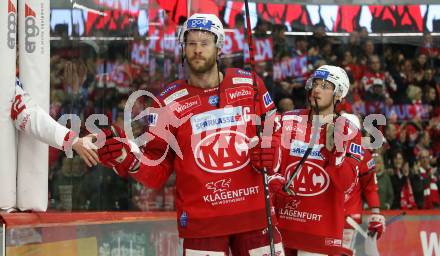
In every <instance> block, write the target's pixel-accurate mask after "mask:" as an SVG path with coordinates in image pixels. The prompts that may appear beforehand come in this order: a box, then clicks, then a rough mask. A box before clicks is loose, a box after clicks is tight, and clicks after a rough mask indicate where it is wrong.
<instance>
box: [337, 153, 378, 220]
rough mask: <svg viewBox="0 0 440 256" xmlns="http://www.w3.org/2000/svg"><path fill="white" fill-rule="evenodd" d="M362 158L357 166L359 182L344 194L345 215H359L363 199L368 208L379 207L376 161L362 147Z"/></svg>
mask: <svg viewBox="0 0 440 256" xmlns="http://www.w3.org/2000/svg"><path fill="white" fill-rule="evenodd" d="M364 153H365V154H364V158H363V159H362V161H361V163H360V166H359V182H358V183H356V186H355V187H354V188H353V189H352V190H350V191H347V193H346V195H345V212H346V215H357V216H360V214H361V213H362V208H363V207H362V203H363V200H365V201H366V202H367V204H368V207H370V208H379V207H380V202H379V194H378V187H377V179H376V172H375V168H376V163H375V162H374V159H373V157H372V155H371V152H370V151H369V150H367V149H364Z"/></svg>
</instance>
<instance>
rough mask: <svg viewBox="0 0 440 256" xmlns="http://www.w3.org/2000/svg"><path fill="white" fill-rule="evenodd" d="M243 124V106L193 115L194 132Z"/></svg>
mask: <svg viewBox="0 0 440 256" xmlns="http://www.w3.org/2000/svg"><path fill="white" fill-rule="evenodd" d="M243 124H244V118H243V110H242V107H241V106H240V107H230V108H223V109H216V110H211V111H208V112H204V113H200V114H197V115H194V116H192V117H191V126H192V130H193V134H198V133H201V132H204V131H209V130H215V129H219V128H225V127H231V126H236V125H243Z"/></svg>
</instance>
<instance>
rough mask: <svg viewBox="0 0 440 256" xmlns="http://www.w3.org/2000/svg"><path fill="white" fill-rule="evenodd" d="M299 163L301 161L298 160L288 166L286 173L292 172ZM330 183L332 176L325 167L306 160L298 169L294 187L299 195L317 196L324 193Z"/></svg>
mask: <svg viewBox="0 0 440 256" xmlns="http://www.w3.org/2000/svg"><path fill="white" fill-rule="evenodd" d="M298 163H299V161H296V162H294V163H292V164H290V165H289V166H287V168H286V173H288V174H289V173H290V174H291V172H293V170H295V166H296V165H297V164H298ZM289 176H290V175H289ZM329 185H330V177H329V175H328V173H327V172H326V171H325V170H324V168H322V167H321V166H320V165H318V164H316V163H314V162H309V161H305V162H304V164H303V166H302V168H300V169H299V170H298V175H297V176H296V177H295V179H294V181H293V184H292V189H293V191H295V193H296V194H297V195H299V196H317V195H320V194H322V193H324V192H325V191H326V190H327V188H328V187H329Z"/></svg>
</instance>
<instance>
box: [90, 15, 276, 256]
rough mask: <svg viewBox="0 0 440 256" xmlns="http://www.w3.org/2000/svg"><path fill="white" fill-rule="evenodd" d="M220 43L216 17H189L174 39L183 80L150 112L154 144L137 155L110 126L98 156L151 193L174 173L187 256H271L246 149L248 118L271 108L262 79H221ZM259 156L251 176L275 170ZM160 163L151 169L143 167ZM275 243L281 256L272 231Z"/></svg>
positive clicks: (237, 75) (227, 75)
mask: <svg viewBox="0 0 440 256" xmlns="http://www.w3.org/2000/svg"><path fill="white" fill-rule="evenodd" d="M224 38H225V34H224V30H223V26H222V24H221V22H220V20H219V19H218V18H217V17H216V16H215V15H212V14H194V15H192V16H191V17H190V18H189V19H188V20H187V21H186V22H185V23H184V25H183V28H182V30H181V31H180V34H179V41H180V43H181V45H182V51H183V54H184V58H185V59H186V63H187V70H188V78H187V80H178V81H175V82H173V83H171V84H170V85H168V86H167V87H166V89H165V90H164V91H163V92H162V93H160V94H159V95H158V97H157V103H156V105H155V108H149V116H148V119H149V127H148V134H150V135H151V141H147V142H146V143H145V144H144V145H143V146H142V147H141V149H140V150H141V152H140V153H134V152H136V150H137V148H135V147H133V146H132V147H130V146H129V143H122V142H121V141H124V140H125V141H126V135H125V132H124V131H123V130H122V129H120V128H118V127H114V126H112V127H111V128H110V129H105V130H104V133H105V135H106V136H107V141H106V145H105V146H104V147H103V148H101V149H99V150H98V153H99V155H100V159H101V162H102V164H104V165H105V166H108V167H111V168H113V169H114V170H115V171H116V172H117V173H118V174H119V175H120V176H127V175H131V176H132V177H133V178H134V179H136V180H138V181H139V182H141V183H143V184H144V185H145V186H147V187H151V188H160V187H161V186H162V185H163V184H164V183H165V182H166V180H167V179H168V177H169V176H170V174H171V173H172V172H173V171H175V172H176V191H177V195H176V208H177V215H178V216H177V223H178V230H179V235H180V237H182V238H183V248H184V255H186V256H196V255H211V256H216V255H229V252H230V251H231V252H232V254H233V255H252V256H254V255H258V256H262V255H269V239H268V237H267V230H266V215H265V203H264V196H263V195H264V193H263V181H262V176H261V173H259V172H257V171H255V170H254V168H253V166H252V165H251V163H250V157H249V155H250V152H249V151H250V150H249V148H248V147H249V146H248V144H249V138H253V137H254V136H255V135H256V131H255V126H253V124H252V122H251V116H252V115H255V114H256V115H258V116H260V115H262V114H265V113H267V112H268V111H271V110H272V109H274V103H273V102H272V100H271V98H270V96H269V94H268V92H267V91H266V89H265V87H264V84H263V82H262V80H261V79H260V78H258V79H257V81H256V82H257V87H258V89H257V90H254V88H253V87H252V86H253V80H252V75H251V73H249V72H247V71H244V70H241V69H227V70H226V71H225V72H220V70H219V66H218V65H219V64H218V60H219V55H220V53H221V48H222V46H223V44H224ZM255 93H257V97H258V98H257V100H255ZM255 104H257V106H255ZM165 127H168V128H165ZM112 130H113V131H112ZM170 147H171V148H172V150H171V149H170ZM259 152H260V153H261V154H269V155H270V159H269V160H267V161H255V163H256V164H257V165H258V164H259V163H260V164H261V165H260V166H256V168H255V169H261V168H262V167H266V168H267V169H268V170H273V169H274V165H275V162H276V161H275V160H272V159H273V151H271V149H270V148H269V149H267V152H266V151H264V150H262V151H259ZM161 157H162V158H163V159H164V161H162V162H160V163H158V164H157V165H156V166H152V165H149V164H148V163H146V162H145V161H144V160H145V159H154V160H158V159H160V158H161ZM263 158H264V159H266V157H263V156H261V157H260V159H263ZM274 240H275V242H276V244H275V248H276V255H284V253H283V249H282V245H281V238H280V235H279V232H278V231H276V230H274Z"/></svg>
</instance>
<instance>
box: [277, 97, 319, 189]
mask: <svg viewBox="0 0 440 256" xmlns="http://www.w3.org/2000/svg"><path fill="white" fill-rule="evenodd" d="M315 112H316V120H315V119H313V120H314V121H315V122H314V124H313V131H312V138H311V139H310V142H309V145H308V147H307V150H306V152H304V155H303V157H302V158H301V160H299V163H298V164H297V165H296V166H295V169H294V170H293V173H292V176H290V178H289V180H288V181H287V182H286V184H285V185H284V187H283V190H284V192H286V193H288V194H291V192H290V189H289V187H290V185H292V182H293V181H294V180H295V177H296V176H297V175H298V174H299V171H300V170H301V168H302V166H303V164H304V162H305V161H306V160H307V158H308V157H309V155H310V153H311V152H312V150H313V146H314V145H315V142H316V140H317V138H318V134H319V127H320V122H319V109H318V101H317V100H316V99H315Z"/></svg>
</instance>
